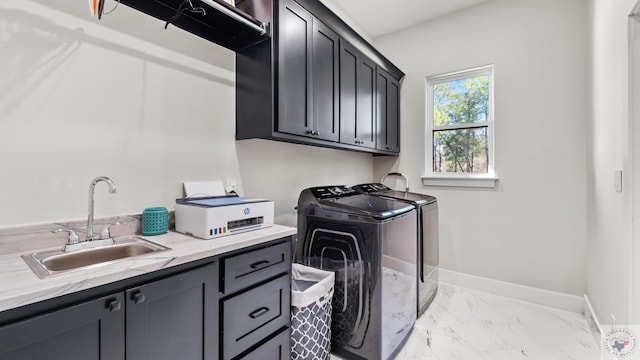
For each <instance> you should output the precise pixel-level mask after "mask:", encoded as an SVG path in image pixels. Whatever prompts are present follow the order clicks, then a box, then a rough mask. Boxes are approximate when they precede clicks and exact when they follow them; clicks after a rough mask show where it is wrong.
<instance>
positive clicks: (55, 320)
mask: <svg viewBox="0 0 640 360" xmlns="http://www.w3.org/2000/svg"><path fill="white" fill-rule="evenodd" d="M124 322H125V310H124V297H123V294H122V293H118V294H115V295H111V296H106V297H102V298H99V299H96V300H91V301H87V302H84V303H81V304H79V305H75V306H71V307H68V308H64V309H62V310H58V311H53V312H49V313H46V314H44V315H40V316H36V317H33V318H30V319H27V320H24V321H20V322H17V323H13V324H10V325H6V326H3V327H0V359H3V360H33V359H52V358H55V359H65V360H101V359H109V360H124V354H125V351H124V346H125V345H124V344H125V343H124V337H123V336H122V329H123V328H124Z"/></svg>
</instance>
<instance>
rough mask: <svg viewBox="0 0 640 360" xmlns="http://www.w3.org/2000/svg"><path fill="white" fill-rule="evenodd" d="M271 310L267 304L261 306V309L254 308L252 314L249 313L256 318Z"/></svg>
mask: <svg viewBox="0 0 640 360" xmlns="http://www.w3.org/2000/svg"><path fill="white" fill-rule="evenodd" d="M268 312H269V308H268V307H266V306H263V307H261V308H260V309H257V310H253V312H252V313H251V314H249V317H250V318H252V319H255V318H257V317H260V316H262V315H264V314H266V313H268Z"/></svg>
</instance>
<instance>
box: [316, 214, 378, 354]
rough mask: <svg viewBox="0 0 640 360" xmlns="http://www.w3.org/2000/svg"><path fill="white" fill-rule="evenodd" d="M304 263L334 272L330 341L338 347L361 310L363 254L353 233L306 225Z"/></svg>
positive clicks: (348, 336)
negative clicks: (307, 226) (307, 229)
mask: <svg viewBox="0 0 640 360" xmlns="http://www.w3.org/2000/svg"><path fill="white" fill-rule="evenodd" d="M307 240H308V241H307V242H306V244H305V258H306V259H305V260H304V261H305V263H306V264H307V265H308V266H312V267H315V268H319V269H324V270H330V271H334V272H335V274H336V278H335V288H334V294H333V301H332V306H333V309H332V316H331V319H332V324H331V332H332V336H331V341H332V346H333V347H342V346H344V345H346V344H347V343H348V342H349V340H350V339H351V337H352V335H353V332H354V331H355V330H356V329H357V328H358V326H359V324H360V322H361V321H362V319H363V313H364V311H365V305H364V304H365V301H364V292H365V291H366V289H365V288H364V281H365V274H364V269H365V258H364V256H366V255H365V254H364V253H363V251H362V250H363V249H361V247H362V242H361V241H358V237H357V234H354V233H352V232H348V231H339V230H335V229H327V228H323V227H319V226H317V227H316V226H310V227H309V232H308V234H307Z"/></svg>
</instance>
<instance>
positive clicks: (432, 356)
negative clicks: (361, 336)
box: [331, 284, 600, 360]
mask: <svg viewBox="0 0 640 360" xmlns="http://www.w3.org/2000/svg"><path fill="white" fill-rule="evenodd" d="M338 359H340V358H338V357H335V356H333V355H332V356H331V360H338ZM457 359H462V360H476V359H478V360H519V359H522V360H525V359H526V360H564V359H568V360H571V359H576V360H591V359H593V360H597V359H600V350H599V347H598V344H597V343H596V340H595V339H594V337H593V335H592V334H591V332H590V330H589V326H588V325H587V322H586V320H585V318H584V316H583V315H582V314H577V313H572V312H568V311H563V310H558V309H554V308H550V307H546V306H540V305H536V304H533V303H528V302H525V301H520V300H515V299H511V298H507V297H503V296H498V295H493V294H489V293H485V292H480V291H475V290H470V289H466V288H461V287H457V286H452V285H448V284H440V287H439V289H438V294H437V295H436V297H435V299H434V301H433V303H432V305H431V306H430V307H429V309H427V311H426V313H425V314H423V315H422V316H421V317H420V318H419V319H418V320H417V321H416V324H415V326H414V329H413V332H412V334H411V336H410V338H409V339H408V340H407V342H406V344H405V345H404V347H403V348H402V350H401V351H400V352H399V353H398V356H397V357H396V360H457Z"/></svg>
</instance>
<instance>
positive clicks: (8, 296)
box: [0, 225, 296, 312]
mask: <svg viewBox="0 0 640 360" xmlns="http://www.w3.org/2000/svg"><path fill="white" fill-rule="evenodd" d="M44 233H47V234H50V230H48V229H46V231H45V230H43V229H41V231H40V232H39V233H38V232H31V233H30V234H31V235H30V236H31V237H32V239H38V238H39V235H38V234H44ZM295 233H296V229H295V228H293V227H288V226H281V225H274V226H271V227H267V228H262V229H258V230H253V231H248V232H244V233H239V234H235V235H230V236H225V237H221V238H217V239H212V240H203V239H198V238H195V237H192V236H188V235H184V234H180V233H177V232H168V233H167V234H164V235H157V236H142V235H136V236H139V237H141V238H143V239H146V240H149V241H152V242H155V243H157V244H160V245H164V246H166V247H169V248H171V250H167V251H162V252H158V253H150V254H145V255H140V256H136V257H133V258H127V259H122V260H119V261H117V262H114V263H111V264H109V265H106V266H99V267H95V268H91V269H85V270H76V271H70V272H68V273H64V274H58V275H55V276H52V277H50V278H48V279H40V278H38V277H37V276H36V275H35V273H34V272H33V271H32V270H31V268H30V267H29V266H28V265H27V264H26V263H25V261H24V260H23V259H22V258H21V257H20V256H21V255H22V254H26V253H31V252H36V251H41V250H45V249H51V248H60V247H61V244H64V241H65V240H64V239H63V238H60V237H59V236H57V235H56V236H57V241H56V242H55V243H54V244H51V243H50V242H49V243H47V242H42V241H29V236H28V235H25V234H24V233H19V232H16V233H13V234H12V233H11V232H10V231H9V232H7V231H0V284H2V285H0V312H1V311H5V310H9V309H12V308H16V307H19V306H23V305H28V304H31V303H35V302H38V301H42V300H47V299H51V298H54V297H57V296H61V295H66V294H70V293H73V292H77V291H81V290H85V289H89V288H92V287H96V286H100V285H104V284H108V283H111V282H115V281H119V280H123V279H127V278H130V277H134V276H138V275H142V274H145V273H149V272H152V271H156V270H161V269H165V268H168V267H172V266H176V265H180V264H184V263H188V262H191V261H194V260H199V259H203V258H207V257H211V256H215V255H219V254H223V253H226V252H229V251H233V250H238V249H241V248H244V247H248V246H252V245H257V244H261V243H264V242H268V241H271V240H276V239H279V238H282V237H285V236H290V235H293V234H295ZM114 236H116V237H117V235H114ZM49 237H51V236H50V235H49ZM9 238H11V239H12V240H13V241H7V240H8V239H9ZM61 241H62V242H61ZM60 242H61V243H60ZM44 245H48V247H42V246H44ZM52 245H55V246H52Z"/></svg>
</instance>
